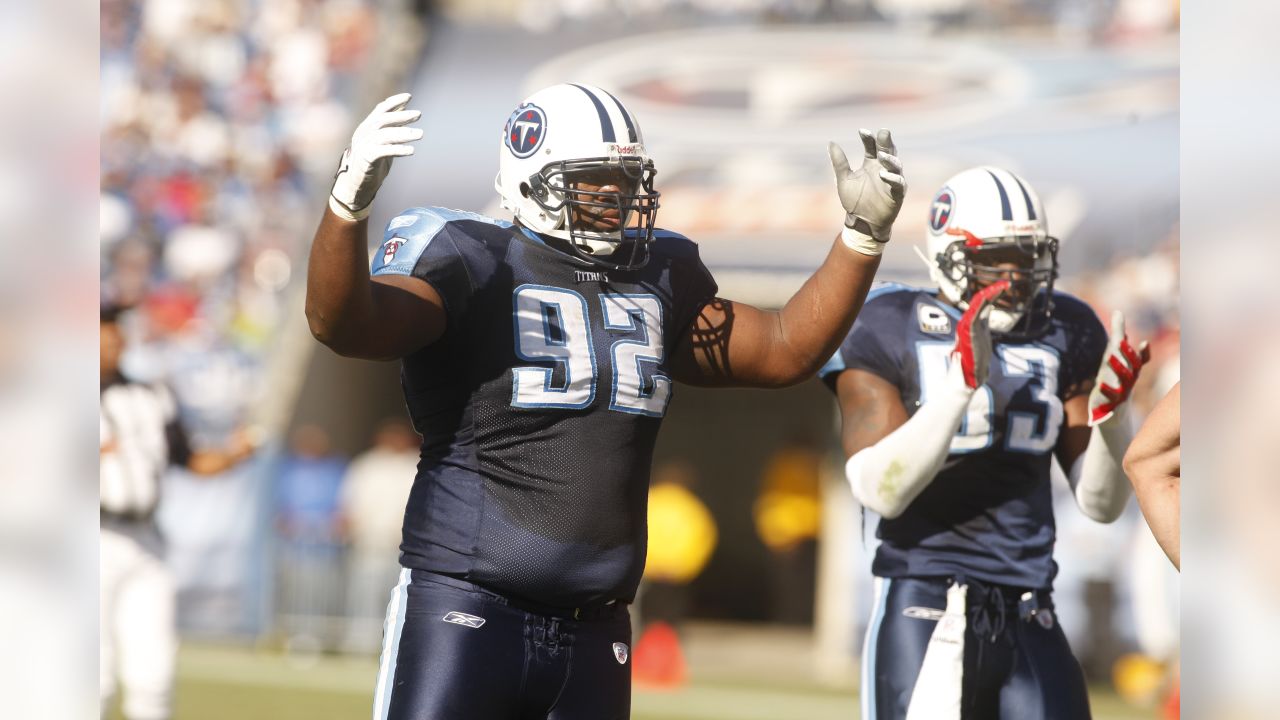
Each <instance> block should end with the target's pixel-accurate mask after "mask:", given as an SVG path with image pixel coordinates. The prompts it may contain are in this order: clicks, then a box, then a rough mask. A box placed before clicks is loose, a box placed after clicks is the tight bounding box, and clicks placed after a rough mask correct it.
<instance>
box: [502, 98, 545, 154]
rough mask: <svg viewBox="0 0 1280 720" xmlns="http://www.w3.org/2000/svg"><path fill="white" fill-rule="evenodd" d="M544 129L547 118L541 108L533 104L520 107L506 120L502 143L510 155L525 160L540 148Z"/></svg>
mask: <svg viewBox="0 0 1280 720" xmlns="http://www.w3.org/2000/svg"><path fill="white" fill-rule="evenodd" d="M546 127H547V116H546V113H544V112H542V108H540V107H538V106H537V105H533V104H529V105H521V106H520V107H518V108H516V111H515V112H513V113H511V117H510V118H508V119H507V126H506V128H505V129H504V134H505V135H506V137H505V138H504V142H505V143H506V145H507V148H508V149H509V150H511V154H512V155H515V156H516V157H518V158H527V157H529V156H530V155H532V154H534V153H535V152H537V151H538V148H540V147H542V139H543V137H545V133H544V132H543V131H544V130H545V129H546Z"/></svg>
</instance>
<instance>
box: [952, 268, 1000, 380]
mask: <svg viewBox="0 0 1280 720" xmlns="http://www.w3.org/2000/svg"><path fill="white" fill-rule="evenodd" d="M1008 289H1009V281H1008V280H1000V281H999V282H994V283H991V284H990V285H988V286H986V287H985V288H983V289H982V290H980V291H978V292H977V293H975V294H974V296H973V298H972V299H971V300H969V308H968V309H967V310H965V311H964V315H963V316H962V317H961V318H960V323H959V324H958V325H957V326H956V347H955V349H954V350H952V351H951V354H952V358H953V359H952V363H953V364H958V365H959V366H960V369H961V371H962V372H963V374H964V384H965V386H966V387H968V388H969V389H970V390H977V389H978V388H980V387H982V386H983V384H985V383H986V382H987V374H988V373H989V372H990V371H991V352H992V350H991V329H990V327H989V326H988V325H987V323H988V322H990V319H991V307H992V306H993V305H994V304H995V301H996V298H998V297H1000V294H1001V293H1003V292H1004V291H1005V290H1008Z"/></svg>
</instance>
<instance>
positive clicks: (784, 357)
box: [307, 84, 905, 720]
mask: <svg viewBox="0 0 1280 720" xmlns="http://www.w3.org/2000/svg"><path fill="white" fill-rule="evenodd" d="M408 101H409V96H408V95H407V94H401V95H396V96H393V97H390V98H388V99H386V100H385V101H383V102H382V103H380V104H379V105H378V106H377V107H376V108H375V109H374V111H373V112H372V113H371V114H370V115H369V117H368V118H367V119H366V120H365V121H364V122H362V123H361V124H360V126H359V127H358V128H357V129H356V131H355V134H354V136H353V137H352V141H351V146H350V147H349V148H348V150H347V151H346V153H344V155H343V158H342V162H341V166H340V168H339V171H338V174H337V177H336V180H335V182H334V185H333V190H332V194H331V197H330V199H329V208H328V210H327V211H326V212H325V214H324V217H323V219H322V220H321V222H320V227H319V229H318V230H317V232H316V237H315V242H314V245H313V247H312V250H311V260H310V267H309V271H308V272H309V274H308V282H307V317H308V320H309V322H310V326H311V330H312V333H313V334H314V335H315V336H316V337H317V338H318V339H319V340H320V341H321V342H323V343H324V344H326V345H328V346H329V347H330V348H332V349H333V350H335V351H337V352H338V353H340V354H342V355H347V356H352V357H362V358H374V359H390V358H399V359H401V360H402V375H401V377H402V383H403V387H404V392H405V398H406V400H407V403H408V406H409V412H410V414H411V416H412V419H413V422H414V425H415V427H416V428H417V430H418V431H419V432H420V433H421V434H422V436H423V446H422V461H421V463H420V464H419V466H418V474H417V477H416V479H415V481H414V484H413V489H412V491H411V494H410V498H409V502H408V507H407V509H406V513H405V521H404V541H403V544H402V545H401V563H402V565H403V566H404V570H403V572H402V573H401V580H400V584H399V585H398V587H397V588H396V590H395V592H394V593H393V596H392V599H391V602H390V605H389V607H388V611H387V620H386V625H385V628H384V641H383V652H382V660H381V669H380V671H379V679H378V686H377V689H376V694H375V700H374V702H375V708H374V717H375V718H398V719H401V720H409V719H410V718H412V719H413V720H426V719H428V718H448V719H449V720H458V719H460V718H483V719H484V720H501V719H502V718H513V719H514V718H551V719H554V720H572V719H574V718H584V719H586V718H590V720H602V719H607V718H626V717H629V714H630V704H631V698H630V681H631V668H630V665H629V662H628V660H629V655H630V643H631V639H630V632H631V631H630V627H631V625H630V620H629V618H628V611H627V604H628V603H630V602H631V601H632V599H633V597H634V594H635V591H636V585H637V583H638V582H639V580H640V576H641V572H642V570H643V563H644V557H645V542H646V529H645V515H646V494H647V491H648V483H649V470H650V463H651V461H652V454H653V447H654V442H655V440H656V437H657V433H658V427H659V425H660V424H661V422H662V417H663V415H664V414H665V412H666V409H667V404H668V402H669V401H670V400H671V396H672V393H673V390H674V382H675V381H677V380H678V381H680V382H685V383H689V384H694V385H704V386H756V387H781V386H785V385H790V384H793V383H798V382H800V381H802V380H804V379H805V378H806V377H808V376H811V375H812V374H813V373H814V372H815V371H816V370H817V369H818V367H819V366H820V365H821V364H822V362H823V360H825V359H826V358H827V357H829V356H830V354H831V352H833V351H834V350H835V349H836V347H837V346H838V345H839V343H840V339H841V338H842V337H843V336H844V334H845V332H847V331H848V329H849V326H850V325H851V324H852V322H853V318H854V316H855V315H856V314H857V312H858V309H859V307H861V305H862V300H863V298H864V297H865V295H866V292H867V290H868V289H869V287H870V285H871V281H872V278H873V276H874V274H875V270H876V267H877V266H878V264H879V257H880V253H881V251H882V249H883V247H884V244H885V242H887V241H888V240H889V235H890V229H891V227H892V224H893V221H894V218H895V217H896V216H897V213H898V209H899V207H900V206H901V203H902V197H903V193H904V190H905V186H904V180H903V176H902V167H901V165H900V163H899V161H898V159H897V157H896V150H895V148H894V145H893V140H892V138H891V137H890V134H889V132H888V131H886V130H881V131H880V132H879V133H876V134H874V135H873V134H872V133H871V132H869V131H865V130H864V131H861V132H860V134H861V138H862V144H863V157H862V158H861V162H860V164H859V165H858V166H857V167H856V168H855V169H851V168H850V165H849V162H848V160H847V158H846V156H845V154H844V152H843V151H842V150H841V149H840V148H839V147H838V146H835V145H834V144H833V145H831V146H830V147H829V152H830V155H831V160H832V164H833V167H834V169H835V173H836V186H837V191H838V194H839V196H840V199H841V202H842V204H843V206H844V209H845V211H846V216H845V228H844V230H843V231H842V232H841V233H840V236H839V237H838V238H837V239H836V241H835V243H834V246H833V247H832V249H831V252H830V254H829V255H828V256H827V258H826V260H825V262H824V263H823V264H822V266H821V267H820V268H819V269H818V270H817V271H816V272H815V273H814V275H813V277H812V278H810V279H809V280H808V281H807V282H806V283H805V284H804V285H803V287H801V288H800V290H799V291H797V293H796V294H795V296H794V297H793V298H792V299H791V300H790V301H789V302H788V303H787V305H786V306H785V307H784V308H782V309H781V310H779V311H776V312H773V311H765V310H760V309H757V308H754V307H750V306H748V305H744V304H742V303H736V302H733V301H730V300H725V299H721V298H719V297H717V290H716V283H715V281H714V279H713V278H712V277H711V274H710V273H709V272H708V271H707V269H706V268H705V267H704V266H703V264H702V262H701V260H700V259H699V257H698V247H697V245H695V244H694V243H693V242H691V241H690V240H688V239H687V238H685V237H683V236H681V235H679V234H677V233H674V232H670V231H668V230H663V229H660V228H658V227H657V225H656V222H655V221H656V218H657V212H658V205H659V193H658V191H657V190H656V189H655V188H654V172H655V170H654V168H655V165H654V161H653V159H652V158H650V156H649V153H648V150H647V148H646V147H645V144H644V136H643V134H642V133H641V130H640V124H639V122H638V121H637V120H636V117H635V116H634V115H633V114H631V113H630V112H628V111H627V109H626V108H625V107H624V106H623V105H622V103H621V102H619V101H618V99H617V98H616V97H614V96H613V95H611V94H610V93H608V92H605V91H604V90H602V89H600V88H597V87H592V86H588V85H577V84H562V85H555V86H552V87H549V88H546V89H544V90H541V91H539V92H537V93H535V94H534V95H532V96H531V97H529V98H528V99H527V100H525V101H524V102H522V103H520V104H519V105H518V106H517V107H516V108H515V110H514V111H513V112H512V113H511V114H510V116H509V117H508V118H507V121H506V125H505V126H504V127H503V128H502V134H501V136H500V137H495V138H494V139H495V140H497V141H498V145H499V147H498V151H499V155H500V159H499V164H498V165H499V172H498V176H497V179H496V181H495V186H496V189H497V191H498V195H499V196H500V197H501V200H502V206H503V207H504V208H505V209H506V210H508V211H510V212H511V214H512V215H513V220H512V221H506V220H498V219H494V218H489V217H485V216H482V215H478V214H475V213H471V212H463V211H458V210H446V209H444V208H439V207H417V208H412V209H409V210H406V211H405V212H403V213H402V214H400V215H398V216H396V217H395V218H393V219H392V220H391V221H390V223H388V225H387V228H386V232H385V234H384V235H383V241H382V244H381V247H380V248H379V249H378V250H377V251H375V253H374V257H373V263H372V264H373V268H372V272H371V271H370V269H369V267H368V265H366V262H367V260H368V255H367V249H366V248H367V245H366V231H367V228H366V224H367V223H366V218H367V217H368V214H369V206H370V203H371V202H372V201H373V198H374V193H375V192H376V191H377V189H378V186H379V184H380V183H381V182H382V180H383V178H384V177H385V176H386V174H387V171H388V170H389V167H390V163H391V159H392V158H394V157H397V156H405V155H410V154H412V153H413V147H412V145H410V143H411V142H412V141H414V140H417V139H418V138H420V137H422V131H421V130H418V129H415V128H412V127H410V125H411V123H413V122H414V121H416V120H417V119H418V118H419V113H418V112H417V111H414V110H406V109H405V107H406V104H407V103H408Z"/></svg>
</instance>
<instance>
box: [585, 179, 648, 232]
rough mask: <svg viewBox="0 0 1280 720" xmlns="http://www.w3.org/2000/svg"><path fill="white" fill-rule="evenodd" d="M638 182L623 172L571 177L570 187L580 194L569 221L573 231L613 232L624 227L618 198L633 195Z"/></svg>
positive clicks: (623, 216)
mask: <svg viewBox="0 0 1280 720" xmlns="http://www.w3.org/2000/svg"><path fill="white" fill-rule="evenodd" d="M638 185H639V180H638V178H633V177H630V176H629V175H628V174H627V173H626V171H624V170H623V169H622V168H597V169H594V170H585V171H580V172H575V173H573V176H572V177H571V178H569V186H570V187H572V188H573V189H575V190H579V191H581V193H582V194H580V195H579V196H578V198H579V199H581V200H585V201H586V203H585V204H584V203H575V204H574V205H573V206H572V207H573V210H572V215H571V217H570V221H571V222H572V223H573V226H574V228H575V229H578V230H594V231H596V232H613V231H616V230H618V229H620V228H621V227H623V226H624V225H625V224H626V222H627V220H628V218H627V217H626V214H623V213H621V212H619V206H620V205H621V204H622V203H621V202H619V200H620V196H621V195H623V194H626V195H632V194H635V192H636V188H637V187H638Z"/></svg>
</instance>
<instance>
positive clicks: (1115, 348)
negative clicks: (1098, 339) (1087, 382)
mask: <svg viewBox="0 0 1280 720" xmlns="http://www.w3.org/2000/svg"><path fill="white" fill-rule="evenodd" d="M1149 360H1151V350H1150V349H1149V348H1148V347H1147V343H1146V342H1145V341H1144V342H1143V343H1142V344H1141V345H1139V346H1138V349H1137V350H1134V349H1133V345H1131V344H1130V343H1129V336H1128V335H1126V334H1125V332H1124V314H1123V313H1121V312H1120V311H1119V310H1116V311H1114V312H1112V313H1111V336H1110V337H1109V338H1108V339H1107V350H1106V352H1105V353H1104V354H1103V356H1102V365H1101V367H1099V368H1098V377H1097V379H1095V380H1094V381H1093V390H1090V391H1089V427H1093V426H1094V425H1100V424H1102V423H1104V422H1106V421H1108V420H1110V419H1111V418H1112V416H1114V415H1115V414H1116V409H1117V408H1119V407H1120V405H1122V404H1123V403H1124V402H1125V401H1126V400H1128V399H1129V393H1131V392H1133V386H1134V385H1135V384H1136V383H1137V382H1138V375H1139V374H1140V373H1141V372H1142V366H1143V365H1145V364H1147V362H1148V361H1149Z"/></svg>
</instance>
